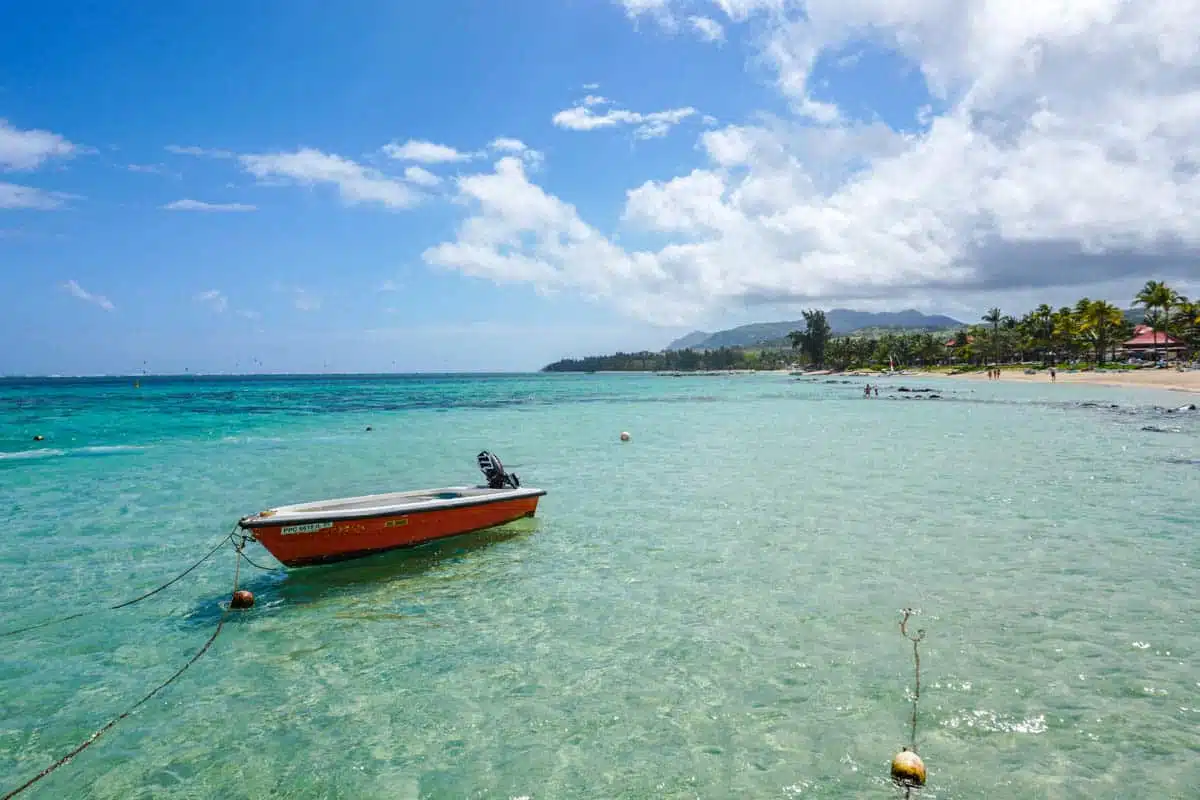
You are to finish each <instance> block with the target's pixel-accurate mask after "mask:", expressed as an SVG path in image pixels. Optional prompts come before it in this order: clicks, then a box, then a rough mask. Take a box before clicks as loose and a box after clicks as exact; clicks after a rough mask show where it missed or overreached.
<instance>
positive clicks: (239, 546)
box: [233, 535, 279, 572]
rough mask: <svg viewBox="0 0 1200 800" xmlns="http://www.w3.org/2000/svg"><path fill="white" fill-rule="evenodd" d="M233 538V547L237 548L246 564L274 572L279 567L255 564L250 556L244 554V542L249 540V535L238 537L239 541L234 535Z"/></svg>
mask: <svg viewBox="0 0 1200 800" xmlns="http://www.w3.org/2000/svg"><path fill="white" fill-rule="evenodd" d="M233 538H234V542H233V549H234V550H237V551H238V552H239V553H241V554H242V558H244V559H245V560H246V563H247V564H249V565H250V566H252V567H254V568H255V569H261V570H262V571H263V572H275V571H277V570H278V569H279V567H264V566H263V565H262V564H256V563H254V560H253V559H251V558H250V556H248V555H246V543H247V542H249V541H250V537H249V536H242V537H240V538H241V541H237V539H238V538H239V537H237V536H236V535H235V536H234V537H233Z"/></svg>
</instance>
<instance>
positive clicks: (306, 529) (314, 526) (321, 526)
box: [279, 522, 333, 536]
mask: <svg viewBox="0 0 1200 800" xmlns="http://www.w3.org/2000/svg"><path fill="white" fill-rule="evenodd" d="M332 527H333V523H332V522H310V523H309V524H307V525H288V526H286V527H285V528H283V529H281V530H280V531H279V532H280V533H281V534H283V535H284V536H289V535H291V534H293V533H316V532H317V531H323V530H325V529H326V528H332Z"/></svg>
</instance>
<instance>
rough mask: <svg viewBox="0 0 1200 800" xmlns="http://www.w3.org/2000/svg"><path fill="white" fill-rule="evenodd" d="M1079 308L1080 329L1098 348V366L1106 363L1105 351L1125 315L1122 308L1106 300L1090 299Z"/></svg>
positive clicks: (1081, 302)
mask: <svg viewBox="0 0 1200 800" xmlns="http://www.w3.org/2000/svg"><path fill="white" fill-rule="evenodd" d="M1080 304H1081V305H1082V306H1083V307H1082V308H1081V309H1079V330H1080V331H1081V332H1082V333H1083V334H1084V335H1085V336H1087V337H1088V338H1089V339H1091V341H1092V344H1093V345H1094V346H1095V348H1096V368H1097V369H1099V368H1100V366H1101V365H1102V364H1103V363H1104V351H1105V350H1106V349H1107V347H1108V344H1109V342H1110V341H1111V340H1112V335H1113V333H1114V332H1115V331H1117V330H1118V329H1119V328H1120V326H1121V322H1122V321H1123V320H1124V315H1123V314H1122V313H1121V309H1119V308H1117V307H1116V306H1114V305H1113V304H1112V303H1109V302H1107V301H1105V300H1088V301H1087V303H1086V304H1084V303H1083V301H1080Z"/></svg>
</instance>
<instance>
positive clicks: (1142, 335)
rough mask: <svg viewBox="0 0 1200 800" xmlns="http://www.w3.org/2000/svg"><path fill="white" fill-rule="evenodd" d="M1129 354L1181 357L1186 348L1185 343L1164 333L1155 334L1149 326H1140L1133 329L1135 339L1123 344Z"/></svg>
mask: <svg viewBox="0 0 1200 800" xmlns="http://www.w3.org/2000/svg"><path fill="white" fill-rule="evenodd" d="M1121 346H1122V347H1124V348H1125V350H1126V352H1128V353H1131V354H1132V353H1141V354H1149V355H1153V354H1154V353H1155V352H1158V353H1167V354H1171V353H1174V354H1175V355H1179V354H1180V353H1182V352H1183V351H1184V350H1185V349H1186V348H1187V345H1185V344H1184V343H1183V342H1181V341H1179V340H1178V339H1176V338H1175V337H1174V336H1172V335H1170V334H1169V333H1166V332H1164V331H1159V332H1157V333H1155V332H1154V329H1153V328H1151V327H1150V326H1149V325H1138V326H1137V327H1136V328H1134V329H1133V338H1132V339H1129V340H1128V341H1126V342H1123V343H1122V344H1121Z"/></svg>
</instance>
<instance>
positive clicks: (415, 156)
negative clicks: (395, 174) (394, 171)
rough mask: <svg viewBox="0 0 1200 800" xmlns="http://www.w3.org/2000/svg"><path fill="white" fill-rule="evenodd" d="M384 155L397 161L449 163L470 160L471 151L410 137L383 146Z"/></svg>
mask: <svg viewBox="0 0 1200 800" xmlns="http://www.w3.org/2000/svg"><path fill="white" fill-rule="evenodd" d="M383 152H384V155H386V156H388V157H389V158H394V159H396V160H397V161H416V162H418V163H421V164H448V163H453V162H456V161H468V160H470V159H471V157H472V156H471V154H470V153H461V152H459V151H458V150H456V149H454V148H453V147H449V146H448V145H444V144H436V143H434V142H426V141H422V140H419V139H409V140H408V141H407V142H405V143H404V144H396V143H395V142H392V143H390V144H386V145H384V146H383Z"/></svg>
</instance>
